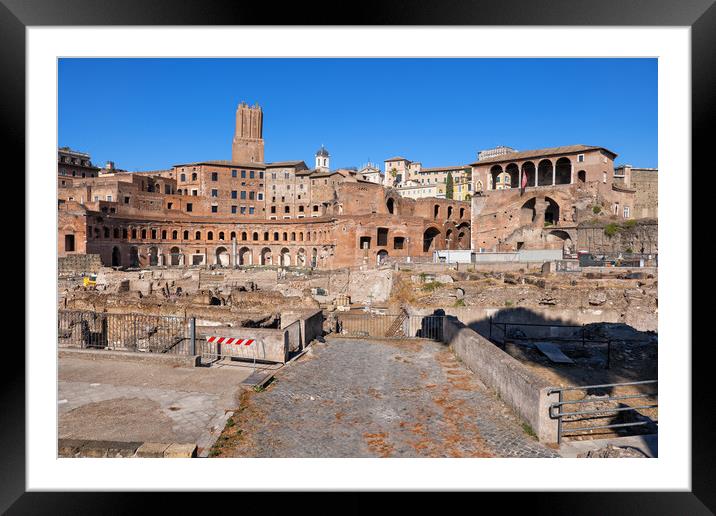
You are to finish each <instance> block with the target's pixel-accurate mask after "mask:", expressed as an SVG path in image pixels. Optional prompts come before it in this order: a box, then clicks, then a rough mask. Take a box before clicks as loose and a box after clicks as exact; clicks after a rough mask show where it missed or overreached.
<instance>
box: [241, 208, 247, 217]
mask: <svg viewBox="0 0 716 516" xmlns="http://www.w3.org/2000/svg"><path fill="white" fill-rule="evenodd" d="M241 214H242V215H246V206H242V207H241Z"/></svg>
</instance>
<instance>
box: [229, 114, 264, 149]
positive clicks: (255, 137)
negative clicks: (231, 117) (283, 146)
mask: <svg viewBox="0 0 716 516" xmlns="http://www.w3.org/2000/svg"><path fill="white" fill-rule="evenodd" d="M263 126H264V114H263V111H262V109H261V106H259V105H258V104H254V105H253V106H249V105H248V103H246V102H245V101H242V102H240V103H239V106H238V107H237V108H236V130H235V132H234V141H233V143H232V146H231V159H232V161H240V162H246V163H263V162H264V140H263Z"/></svg>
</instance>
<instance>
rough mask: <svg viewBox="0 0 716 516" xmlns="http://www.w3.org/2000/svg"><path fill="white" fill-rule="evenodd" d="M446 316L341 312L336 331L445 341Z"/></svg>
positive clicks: (337, 317)
mask: <svg viewBox="0 0 716 516" xmlns="http://www.w3.org/2000/svg"><path fill="white" fill-rule="evenodd" d="M444 320H445V316H444V315H408V314H406V313H397V314H371V313H340V314H336V316H335V328H334V331H335V332H336V333H337V334H338V335H342V336H345V337H383V338H385V337H388V338H416V337H417V338H424V339H432V340H438V341H439V340H442V336H443V323H444Z"/></svg>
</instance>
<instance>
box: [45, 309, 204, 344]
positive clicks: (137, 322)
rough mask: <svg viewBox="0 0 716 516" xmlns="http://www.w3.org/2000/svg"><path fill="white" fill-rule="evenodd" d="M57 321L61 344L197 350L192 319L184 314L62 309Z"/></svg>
mask: <svg viewBox="0 0 716 516" xmlns="http://www.w3.org/2000/svg"><path fill="white" fill-rule="evenodd" d="M57 323H58V324H57V332H58V343H59V346H60V347H61V348H62V347H64V348H83V349H87V348H89V349H107V350H118V351H137V352H147V353H170V354H177V355H190V354H193V353H194V350H195V346H194V345H193V344H194V339H193V338H192V335H193V332H192V331H191V329H192V325H191V320H190V319H186V318H184V317H174V316H164V315H146V314H136V313H129V314H113V313H104V312H92V311H70V310H60V311H58V314H57Z"/></svg>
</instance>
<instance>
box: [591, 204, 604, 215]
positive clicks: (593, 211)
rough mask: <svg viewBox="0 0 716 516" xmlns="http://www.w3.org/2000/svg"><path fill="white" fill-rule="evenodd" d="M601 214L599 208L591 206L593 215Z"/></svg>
mask: <svg viewBox="0 0 716 516" xmlns="http://www.w3.org/2000/svg"><path fill="white" fill-rule="evenodd" d="M601 212H602V207H601V206H597V205H594V206H592V213H594V214H595V215H599V214H600V213H601Z"/></svg>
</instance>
